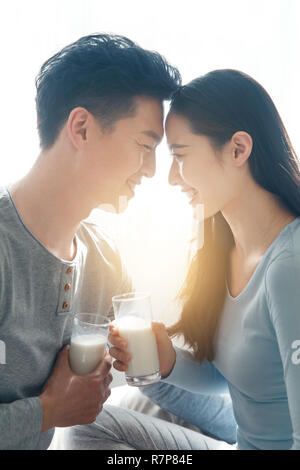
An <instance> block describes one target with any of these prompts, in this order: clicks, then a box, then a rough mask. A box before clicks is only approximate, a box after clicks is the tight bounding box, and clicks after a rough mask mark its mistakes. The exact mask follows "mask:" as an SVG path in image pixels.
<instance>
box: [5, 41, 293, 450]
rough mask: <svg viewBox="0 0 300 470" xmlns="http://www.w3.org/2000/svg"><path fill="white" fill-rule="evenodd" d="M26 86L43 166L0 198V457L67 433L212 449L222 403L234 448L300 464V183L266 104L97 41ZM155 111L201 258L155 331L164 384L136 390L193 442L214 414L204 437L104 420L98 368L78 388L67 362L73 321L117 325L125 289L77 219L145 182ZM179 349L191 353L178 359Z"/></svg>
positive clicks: (237, 76) (97, 238) (221, 75)
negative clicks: (296, 452) (59, 431)
mask: <svg viewBox="0 0 300 470" xmlns="http://www.w3.org/2000/svg"><path fill="white" fill-rule="evenodd" d="M36 86H37V96H36V105H37V117H38V131H39V135H40V142H41V153H40V155H39V157H38V159H37V161H36V163H35V164H34V166H33V167H32V168H31V170H30V171H29V172H28V174H27V175H25V176H24V177H23V178H22V179H21V180H19V181H17V182H15V183H13V184H11V185H10V186H8V187H7V188H2V190H1V194H0V213H1V225H0V230H1V239H0V252H1V265H0V268H1V273H0V276H1V277H0V296H1V299H0V300H1V310H0V340H1V341H2V342H3V344H5V347H6V360H5V361H2V362H3V363H2V364H0V373H1V380H0V403H1V405H0V434H1V439H0V442H1V444H0V446H1V448H19V449H20V448H25V449H29V448H34V449H46V448H48V446H49V445H50V442H51V439H52V436H53V432H54V428H55V427H65V428H66V429H65V445H66V448H68V449H99V450H100V449H116V450H117V449H119V450H120V449H168V450H172V449H218V448H220V445H222V444H224V446H225V447H226V443H225V442H224V443H222V441H220V439H222V431H221V432H220V433H219V435H218V436H215V437H214V436H213V435H212V433H211V432H210V430H209V419H211V421H213V419H214V416H213V414H214V413H213V409H214V403H220V401H218V400H219V397H220V396H221V395H220V394H223V393H227V392H228V391H229V392H230V396H231V399H232V406H233V412H234V418H233V415H232V410H231V409H228V412H227V415H226V416H227V417H228V421H227V422H226V417H223V418H224V434H223V435H224V436H225V435H226V430H227V431H228V430H230V432H231V436H230V432H228V433H227V436H228V439H227V448H229V449H231V448H232V449H236V448H237V449H300V402H299V399H298V393H299V392H298V391H299V389H300V315H299V303H300V302H299V301H300V294H299V285H300V171H299V164H298V160H297V157H296V155H295V152H294V150H293V148H292V145H291V142H290V140H289V137H288V135H287V132H286V130H285V128H284V125H283V123H282V121H281V119H280V116H279V114H278V112H277V110H276V108H275V106H274V104H273V102H272V100H271V98H270V97H269V95H268V94H267V92H266V91H265V90H264V89H263V88H262V86H260V85H259V84H258V83H257V82H256V81H255V80H254V79H252V78H251V77H249V76H248V75H246V74H244V73H241V72H239V71H235V70H216V71H213V72H210V73H208V74H206V75H204V76H202V77H200V78H196V79H195V80H193V81H192V82H190V83H188V84H187V85H185V86H181V79H180V74H179V72H178V70H177V69H176V68H174V67H172V66H171V65H169V64H168V63H167V62H166V60H165V59H164V58H163V57H161V56H160V55H159V54H157V53H154V52H150V51H146V50H144V49H142V48H140V47H139V46H137V45H136V44H135V43H133V42H132V41H130V40H129V39H127V38H124V37H120V36H113V35H112V36H110V35H102V34H101V35H92V36H87V37H84V38H81V39H80V40H78V41H76V42H75V43H73V44H71V45H69V46H67V47H65V48H64V49H63V50H62V51H60V52H58V53H57V54H56V55H55V56H53V57H51V58H50V59H49V60H48V61H47V62H46V63H45V64H44V65H43V66H42V68H41V71H40V73H39V75H38V77H37V80H36ZM164 100H171V102H170V111H169V113H168V115H167V116H166V120H165V132H166V137H167V142H168V146H169V148H170V151H171V153H172V155H173V161H172V165H171V168H170V173H169V183H170V184H171V185H179V186H180V187H181V188H182V191H183V192H186V193H187V194H188V196H189V197H190V199H191V201H190V202H191V204H192V205H195V206H196V205H197V204H204V215H205V222H204V246H203V248H201V249H200V250H198V252H197V254H196V256H195V258H194V259H193V261H192V263H191V266H190V270H189V273H188V275H187V278H186V282H185V286H184V289H183V292H182V299H183V306H182V314H181V318H180V320H179V321H178V322H177V323H176V324H174V325H173V326H172V327H171V328H169V330H167V329H166V328H165V326H164V325H163V324H162V323H159V322H155V323H153V328H154V331H155V334H156V338H157V344H158V350H159V358H160V367H161V373H162V377H163V378H162V381H161V382H160V383H158V384H154V385H152V386H149V387H144V390H143V391H144V393H146V394H147V395H148V396H149V397H150V398H151V399H152V400H153V401H155V402H156V403H158V404H159V405H160V406H162V407H164V408H165V409H169V410H170V411H172V412H175V414H176V413H177V414H178V415H180V414H181V415H182V417H183V418H186V415H184V413H185V410H187V411H186V413H188V412H189V414H190V415H193V420H194V424H196V425H198V426H199V427H200V428H201V429H203V428H205V423H202V422H201V417H202V416H204V415H206V417H207V414H209V410H205V412H204V410H203V408H204V406H205V404H206V405H207V406H209V407H210V411H211V414H210V416H211V418H208V425H207V433H205V432H203V434H202V433H199V432H196V431H193V430H191V429H186V428H184V427H181V426H179V425H176V424H173V423H168V422H166V421H163V420H159V419H157V418H152V417H150V416H147V415H143V414H141V413H138V412H136V411H133V410H128V409H123V408H118V407H113V406H109V405H104V406H103V404H104V402H105V401H106V399H107V398H108V396H109V393H110V391H109V385H110V382H111V380H112V377H111V374H110V372H109V371H110V367H111V364H110V361H109V358H108V357H106V358H105V359H104V360H103V361H102V362H101V364H100V365H99V366H98V367H97V369H96V370H95V371H94V372H92V373H91V374H87V375H85V376H77V375H75V374H73V373H72V372H71V370H70V368H69V363H68V343H69V341H70V334H71V328H72V320H73V315H74V313H76V312H80V311H81V312H82V311H85V312H99V313H100V312H101V313H102V314H103V312H107V313H108V315H110V309H111V297H112V296H113V295H114V294H119V293H122V292H128V291H130V290H131V285H130V280H129V279H128V278H127V276H126V270H125V269H124V267H123V265H122V263H121V260H120V257H119V254H118V252H117V249H116V248H115V246H114V244H113V242H112V241H111V240H110V239H109V238H108V237H107V236H106V235H105V234H103V233H102V232H101V228H100V229H99V228H98V227H96V226H94V225H93V224H91V223H88V222H86V221H85V220H84V219H86V218H87V216H88V215H89V213H90V212H91V210H92V209H94V208H95V207H98V206H100V205H104V204H110V205H113V206H114V207H115V208H116V210H118V208H119V201H120V198H122V197H123V198H124V197H125V196H126V197H127V199H131V198H132V197H133V196H134V188H135V186H136V185H137V184H140V183H141V180H142V178H143V177H144V176H145V177H153V176H154V173H155V149H156V146H157V145H158V144H159V142H160V141H161V139H162V137H163V134H164V122H163V120H164V116H163V107H162V103H163V101H164ZM179 334H182V335H183V336H184V338H185V340H186V343H187V344H188V345H189V346H190V347H191V350H194V354H191V353H189V352H187V351H185V350H180V349H179V348H177V347H173V345H172V342H171V339H170V337H172V336H174V335H179ZM109 339H110V342H111V344H112V347H111V349H110V355H111V356H112V357H113V358H115V362H114V366H115V368H116V369H118V370H121V371H124V370H126V367H127V362H128V360H129V359H130V358H129V357H128V355H127V354H126V353H125V351H124V350H125V348H126V344H125V345H124V343H123V340H122V338H121V337H120V336H119V334H118V331H117V330H116V329H114V328H112V330H111V333H110V337H109ZM176 394H178V396H179V395H180V401H179V402H178V403H177V404H176V403H175V399H176V398H175V397H176V396H177V395H176ZM172 400H173V401H172ZM205 400H206V401H205ZM189 405H190V406H192V408H191V407H190V408H189ZM235 420H236V423H237V444H236V445H235V444H234V442H235V436H233V434H234V433H233V432H232V430H233V429H235ZM191 422H193V421H192V420H191ZM226 426H227V428H226ZM224 440H226V439H224ZM228 443H229V444H228ZM230 444H232V445H230Z"/></svg>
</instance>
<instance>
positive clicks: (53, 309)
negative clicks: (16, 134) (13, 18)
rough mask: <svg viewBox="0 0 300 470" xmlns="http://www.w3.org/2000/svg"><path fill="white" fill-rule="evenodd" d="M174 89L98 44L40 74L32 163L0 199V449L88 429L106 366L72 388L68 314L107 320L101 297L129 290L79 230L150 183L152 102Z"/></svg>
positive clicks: (146, 67)
mask: <svg viewBox="0 0 300 470" xmlns="http://www.w3.org/2000/svg"><path fill="white" fill-rule="evenodd" d="M179 85H180V74H179V72H178V71H177V69H176V68H174V67H172V66H170V65H169V64H168V63H167V62H166V61H165V59H164V58H163V57H161V56H160V55H159V54H157V53H154V52H150V51H146V50H144V49H142V48H140V47H139V46H137V45H136V44H135V43H133V42H132V41H130V40H129V39H127V38H125V37H120V36H114V35H105V34H99V35H91V36H86V37H83V38H81V39H79V40H78V41H76V42H75V43H73V44H70V45H69V46H67V47H65V48H64V49H62V50H61V51H60V52H58V53H57V54H56V55H54V56H53V57H51V58H50V59H49V60H47V61H46V62H45V63H44V65H43V66H42V68H41V70H40V73H39V75H38V77H37V80H36V87H37V95H36V105H37V119H38V131H39V136H40V143H41V153H40V155H39V157H38V159H37V161H36V162H35V164H34V165H33V167H32V168H31V169H30V171H29V172H28V174H27V175H25V176H24V177H23V178H22V179H21V180H19V181H17V182H15V183H14V184H12V185H10V186H9V187H8V188H2V189H1V190H0V215H1V219H0V220H1V222H0V259H1V263H0V296H1V309H0V340H1V345H2V349H3V346H4V347H5V360H2V361H0V377H1V378H0V403H1V404H0V448H2V449H46V448H48V446H49V444H50V442H51V439H52V436H53V432H54V428H55V426H59V427H67V426H73V425H76V424H88V423H92V422H93V421H94V420H95V419H96V416H97V415H98V414H99V412H100V411H101V410H102V405H103V403H104V402H105V400H106V399H107V397H108V396H109V393H110V392H109V384H110V382H111V380H112V377H111V374H110V373H109V370H110V367H111V365H110V362H109V359H108V358H105V359H104V360H103V361H102V362H101V364H100V365H99V366H98V368H97V369H96V370H95V371H94V372H92V373H91V374H87V375H86V376H77V375H75V374H73V373H72V371H71V370H70V367H69V362H68V346H66V345H68V343H69V341H70V335H71V328H72V320H73V316H74V314H75V313H76V312H82V311H84V312H95V313H97V312H98V313H102V314H107V315H109V313H110V308H111V297H112V295H114V294H117V293H121V292H124V291H128V290H130V283H129V281H128V279H127V278H126V274H125V270H124V269H123V267H122V263H121V261H120V257H119V255H118V252H117V250H116V248H115V246H114V244H113V243H112V241H111V240H110V239H109V238H108V237H107V236H106V235H105V234H103V233H100V232H99V230H98V228H97V227H96V226H94V225H93V224H91V223H87V222H83V221H84V219H86V218H87V216H88V215H89V214H90V212H91V210H92V209H94V208H95V207H98V206H101V205H112V206H113V207H115V209H116V211H120V210H122V209H123V208H124V207H125V204H124V199H126V200H128V199H130V198H132V197H133V196H134V188H135V186H136V185H137V184H140V183H141V180H142V178H143V176H145V177H152V176H153V175H154V173H155V148H156V146H157V144H158V143H159V142H160V140H161V139H162V137H163V108H162V102H163V100H166V99H169V98H170V97H171V95H172V93H173V92H174V91H175V90H176V89H177V87H178V86H179ZM2 356H3V354H2Z"/></svg>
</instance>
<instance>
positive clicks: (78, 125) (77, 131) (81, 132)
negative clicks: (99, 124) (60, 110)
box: [67, 107, 90, 149]
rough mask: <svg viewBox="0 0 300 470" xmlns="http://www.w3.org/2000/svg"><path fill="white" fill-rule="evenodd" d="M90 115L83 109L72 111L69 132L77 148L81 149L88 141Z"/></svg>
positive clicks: (78, 108) (68, 125)
mask: <svg viewBox="0 0 300 470" xmlns="http://www.w3.org/2000/svg"><path fill="white" fill-rule="evenodd" d="M89 120H90V113H89V112H88V111H87V110H86V109H85V108H81V107H77V108H74V109H72V111H71V112H70V114H69V117H68V121H67V132H68V136H69V139H70V141H71V142H72V144H73V145H74V147H75V148H77V149H81V148H82V147H83V146H84V145H85V143H86V140H87V127H88V124H89Z"/></svg>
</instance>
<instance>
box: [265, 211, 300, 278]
mask: <svg viewBox="0 0 300 470" xmlns="http://www.w3.org/2000/svg"><path fill="white" fill-rule="evenodd" d="M299 256H300V216H299V217H297V218H296V219H294V220H293V221H292V222H290V223H289V224H288V225H286V226H285V227H284V229H283V230H282V231H281V233H280V234H279V236H278V237H277V239H276V240H275V242H274V247H273V250H271V253H270V256H269V259H268V265H267V270H268V269H269V268H270V267H271V266H272V265H274V264H275V265H278V264H281V263H283V264H285V263H287V264H288V263H289V260H290V261H291V259H293V258H298V257H299ZM285 260H286V261H285Z"/></svg>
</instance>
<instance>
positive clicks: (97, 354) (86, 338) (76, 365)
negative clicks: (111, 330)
mask: <svg viewBox="0 0 300 470" xmlns="http://www.w3.org/2000/svg"><path fill="white" fill-rule="evenodd" d="M106 343H107V340H106V338H105V337H104V336H101V335H95V334H90V335H78V336H74V338H71V346H70V356H69V357H70V366H71V369H72V371H73V372H75V374H88V373H89V372H92V371H93V370H94V369H95V368H96V366H97V365H98V364H99V362H100V361H101V359H102V358H103V356H104V353H105V348H106Z"/></svg>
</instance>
